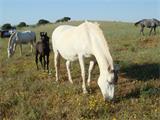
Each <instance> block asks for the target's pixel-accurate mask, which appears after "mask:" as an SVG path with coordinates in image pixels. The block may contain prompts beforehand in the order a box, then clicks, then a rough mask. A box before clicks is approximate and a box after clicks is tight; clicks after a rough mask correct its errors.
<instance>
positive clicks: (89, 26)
mask: <svg viewBox="0 0 160 120" xmlns="http://www.w3.org/2000/svg"><path fill="white" fill-rule="evenodd" d="M52 45H53V51H54V54H55V55H54V62H55V70H56V81H58V79H59V67H60V55H61V56H62V57H63V58H64V59H66V60H67V61H66V67H67V72H68V77H69V81H70V82H71V83H73V82H72V78H71V73H70V62H71V61H75V60H79V64H80V68H81V75H82V80H83V83H82V89H83V93H87V89H86V84H85V64H84V58H85V57H92V56H94V57H95V58H96V61H97V63H98V66H99V70H100V76H99V78H98V85H99V87H100V89H101V92H102V95H103V97H104V99H105V100H106V99H112V98H113V97H114V83H115V82H116V81H117V80H118V77H117V74H116V71H115V69H114V65H113V60H112V57H111V55H110V52H109V48H108V44H107V42H106V40H105V37H104V35H103V32H102V30H101V29H100V27H99V25H98V24H97V23H91V22H88V21H85V22H84V23H82V24H80V25H79V26H77V27H76V26H69V25H61V26H59V27H57V28H56V29H55V30H54V31H53V34H52ZM93 66H94V61H92V60H91V61H90V66H89V75H88V85H89V83H90V76H91V71H92V69H93Z"/></svg>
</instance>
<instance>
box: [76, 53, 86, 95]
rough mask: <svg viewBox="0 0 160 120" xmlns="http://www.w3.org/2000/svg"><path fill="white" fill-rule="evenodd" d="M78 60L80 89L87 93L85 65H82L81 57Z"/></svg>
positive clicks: (82, 59)
mask: <svg viewBox="0 0 160 120" xmlns="http://www.w3.org/2000/svg"><path fill="white" fill-rule="evenodd" d="M78 58H79V64H80V68H81V75H82V80H83V82H82V89H83V93H88V92H87V89H86V83H85V65H84V58H83V56H82V55H79V56H78Z"/></svg>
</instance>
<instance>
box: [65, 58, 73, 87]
mask: <svg viewBox="0 0 160 120" xmlns="http://www.w3.org/2000/svg"><path fill="white" fill-rule="evenodd" d="M70 63H71V62H70V61H68V60H67V61H66V68H67V73H68V79H69V81H70V83H72V84H73V81H72V77H71V72H70Z"/></svg>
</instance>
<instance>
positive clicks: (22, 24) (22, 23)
mask: <svg viewBox="0 0 160 120" xmlns="http://www.w3.org/2000/svg"><path fill="white" fill-rule="evenodd" d="M26 26H27V24H26V23H25V22H20V23H19V24H18V25H17V27H26Z"/></svg>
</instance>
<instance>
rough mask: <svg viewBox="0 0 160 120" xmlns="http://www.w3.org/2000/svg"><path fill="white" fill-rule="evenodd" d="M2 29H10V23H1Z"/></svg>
mask: <svg viewBox="0 0 160 120" xmlns="http://www.w3.org/2000/svg"><path fill="white" fill-rule="evenodd" d="M1 28H2V30H10V29H11V28H12V26H11V24H10V23H6V24H4V25H2V27H1Z"/></svg>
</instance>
